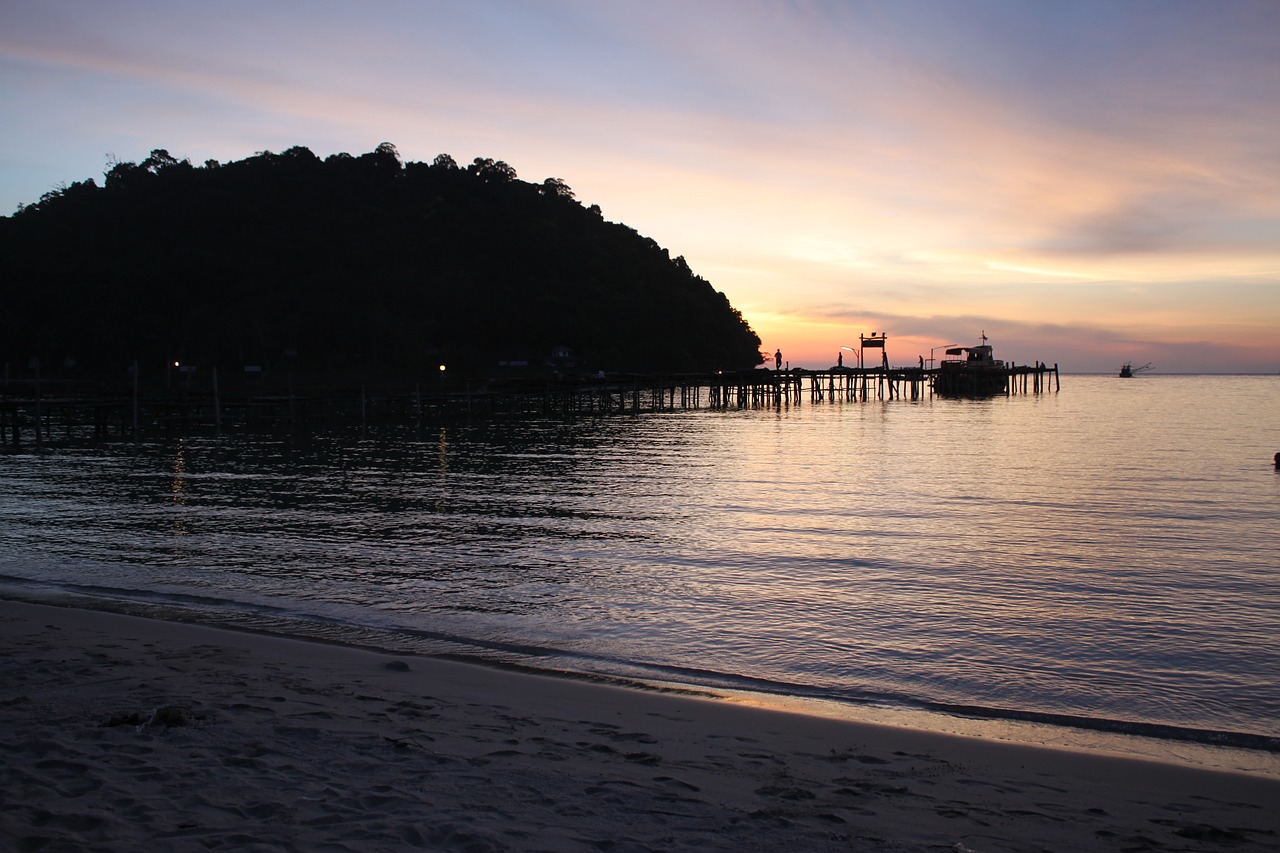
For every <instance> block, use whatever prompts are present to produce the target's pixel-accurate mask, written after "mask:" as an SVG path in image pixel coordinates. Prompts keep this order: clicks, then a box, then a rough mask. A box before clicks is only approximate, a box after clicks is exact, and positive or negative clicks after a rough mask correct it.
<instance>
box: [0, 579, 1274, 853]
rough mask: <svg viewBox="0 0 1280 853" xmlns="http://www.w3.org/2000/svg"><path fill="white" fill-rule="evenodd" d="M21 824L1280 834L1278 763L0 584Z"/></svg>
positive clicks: (343, 839)
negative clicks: (246, 624) (1135, 756)
mask: <svg viewBox="0 0 1280 853" xmlns="http://www.w3.org/2000/svg"><path fill="white" fill-rule="evenodd" d="M0 638H2V639H0V649H2V650H3V656H2V657H0V732H3V735H2V736H0V744H2V749H3V755H2V760H0V846H3V847H4V848H5V849H9V850H112V851H116V850H138V849H143V848H146V847H154V848H155V849H162V850H204V849H228V850H268V849H269V850H300V851H301V850H305V851H327V850H334V851H338V850H362V851H363V850H401V849H429V850H460V851H464V850H465V851H490V850H547V851H573V850H584V851H585V850H609V851H632V850H694V849H701V850H706V849H712V850H865V851H904V850H910V851H978V853H989V851H1037V850H1044V851H1049V850H1052V851H1068V850H1117V851H1120V850H1125V851H1137V850H1275V849H1280V817H1278V816H1277V810H1276V809H1275V808H1274V805H1275V803H1277V802H1280V782H1276V781H1273V780H1268V779H1263V778H1255V777H1249V776H1244V775H1236V774H1227V773H1217V772H1211V771H1205V770H1197V769H1193V768H1187V767H1181V766H1176V765H1165V764H1160V763H1154V762H1142V761H1136V760H1130V759H1119V758H1114V759H1113V758H1109V757H1102V756H1097V755H1086V754H1081V753H1071V752H1065V751H1056V750H1046V749H1035V748H1030V747H1021V746H1012V745H1007V744H1001V743H992V742H985V741H979V740H975V739H970V738H961V737H952V736H946V735H939V734H935V733H929V732H919V731H913V730H909V729H898V728H890V727H880V726H874V725H867V724H860V723H850V722H845V721H838V720H829V719H823V718H815V717H809V716H804V715H800V714H790V713H783V712H778V711H771V710H762V709H759V708H753V707H747V706H744V705H741V704H736V703H731V702H726V701H715V700H707V699H698V698H692V697H686V696H680V695H668V694H662V693H656V692H651V691H642V690H634V689H627V688H622V687H615V686H609V685H602V684H595V683H588V682H584V681H580V680H575V679H567V678H555V677H547V676H539V675H529V674H524V673H516V672H509V671H504V670H498V669H493V668H489V667H481V666H475V665H469V664H463V663H456V662H452V661H445V660H436V659H428V658H419V657H405V656H394V655H388V654H381V653H376V652H371V651H365V650H360V649H352V648H347V647H337V646H331V645H324V644H318V643H307V642H301V641H295V640H288V639H281V638H276V637H268V636H261V635H256V634H248V633H241V632H236V631H226V630H219V629H213V628H207V627H201V626H194V625H185V624H177V623H169V622H160V621H155V620H148V619H141V618H137V617H132V616H123V615H117V614H109V613H102V612H96V611H84V610H75V609H69V608H60V607H48V606H43V605H34V604H26V603H19V602H12V601H0Z"/></svg>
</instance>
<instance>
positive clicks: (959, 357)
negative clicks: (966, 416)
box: [933, 332, 1009, 397]
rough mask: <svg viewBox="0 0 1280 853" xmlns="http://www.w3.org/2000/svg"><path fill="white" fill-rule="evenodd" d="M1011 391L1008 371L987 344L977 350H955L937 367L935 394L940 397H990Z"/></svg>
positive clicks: (934, 379)
mask: <svg viewBox="0 0 1280 853" xmlns="http://www.w3.org/2000/svg"><path fill="white" fill-rule="evenodd" d="M1008 390H1009V368H1008V367H1007V366H1006V365H1005V363H1004V362H1003V361H1001V360H999V359H997V358H996V357H995V354H994V352H993V350H992V348H991V345H990V344H988V343H987V334H986V332H983V333H982V343H981V344H979V345H978V346H974V347H953V348H951V349H949V350H947V351H946V357H944V358H943V359H942V362H941V363H940V364H939V365H938V372H937V373H935V374H934V377H933V393H935V394H937V395H938V396H940V397H991V396H994V395H996V394H1005V393H1007V392H1008Z"/></svg>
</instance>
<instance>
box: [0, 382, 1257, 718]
mask: <svg viewBox="0 0 1280 853" xmlns="http://www.w3.org/2000/svg"><path fill="white" fill-rule="evenodd" d="M1278 396H1280V387H1278V385H1277V383H1276V381H1275V380H1274V379H1272V378H1269V377H1214V378H1207V377H1158V378H1157V377H1146V378H1143V379H1141V380H1133V381H1129V382H1125V381H1121V380H1116V379H1112V378H1110V377H1105V378H1104V377H1071V378H1069V379H1068V381H1067V382H1066V383H1065V387H1064V390H1063V391H1062V392H1061V393H1059V394H1056V395H1044V396H1041V397H1015V398H1009V399H1006V398H998V399H995V400H988V401H944V400H926V401H920V402H906V401H893V402H888V403H878V402H868V403H839V404H832V403H826V404H817V405H809V404H805V405H802V406H799V407H793V408H788V409H784V410H781V411H770V410H766V411H731V412H706V411H703V412H693V413H673V414H664V415H657V416H644V417H614V418H610V419H606V420H600V421H580V422H576V423H487V424H478V425H474V426H470V427H468V426H459V427H454V426H451V427H447V428H445V429H435V430H426V431H423V432H422V433H420V434H417V433H413V432H411V431H409V432H404V433H386V434H380V435H373V436H371V437H361V436H360V435H358V434H356V433H350V434H341V433H334V434H323V435H313V436H309V437H308V436H293V437H291V436H276V437H271V436H261V435H253V436H247V435H235V434H228V435H223V436H220V437H213V436H207V437H189V438H186V439H181V440H179V439H174V440H172V441H169V442H157V443H147V444H141V445H132V444H111V445H92V446H85V447H68V448H64V449H62V450H59V451H57V452H55V453H54V454H52V455H46V456H33V455H24V454H9V455H7V456H4V457H0V470H3V472H4V482H5V485H6V487H7V497H0V574H5V575H9V576H13V577H17V578H27V579H37V580H45V581H51V582H62V583H72V584H80V585H96V586H99V587H107V588H111V589H115V590H120V591H122V592H119V593H117V594H118V595H122V596H126V597H127V596H128V595H129V593H128V592H127V591H130V590H132V591H142V590H150V591H153V592H156V591H158V592H166V593H183V594H193V595H199V596H202V597H203V598H202V601H201V602H200V604H201V606H203V607H205V608H213V609H219V608H220V609H221V610H223V611H224V612H225V613H232V614H236V613H238V614H239V615H238V616H233V618H240V619H249V618H251V613H252V611H249V610H246V609H244V608H248V607H249V606H263V605H269V606H271V607H274V608H279V610H278V611H272V612H273V613H275V614H277V615H293V616H306V617H310V618H324V619H331V620H339V624H341V625H346V626H348V628H349V629H350V630H353V631H354V630H365V629H369V630H383V631H391V632H392V633H393V634H394V633H395V632H402V633H403V632H409V633H408V634H405V636H411V637H414V638H416V640H415V642H419V641H420V642H426V643H427V644H428V646H429V645H430V642H429V639H430V638H431V637H436V638H437V639H439V638H440V637H442V636H443V637H447V638H452V640H451V642H452V641H456V642H454V643H453V645H451V646H449V648H450V650H456V648H455V646H459V647H462V648H464V649H465V648H469V647H471V646H474V647H475V648H480V649H488V650H489V652H493V651H494V650H499V651H500V652H501V653H502V655H505V656H507V657H508V658H513V657H514V658H519V657H521V655H522V654H523V655H524V657H526V658H527V657H536V658H538V659H539V660H540V661H541V662H542V663H543V664H544V665H549V666H558V667H564V668H571V669H579V670H592V671H598V672H606V673H615V674H624V675H650V676H652V677H661V678H670V679H674V680H683V681H686V682H689V681H692V682H698V683H707V684H716V685H718V686H727V687H735V686H739V687H740V686H749V685H753V684H754V685H757V686H760V685H764V688H765V689H778V690H781V691H784V692H792V693H795V692H800V693H804V694H806V695H811V696H815V697H819V698H821V697H828V698H842V697H843V698H846V699H857V700H874V701H876V702H879V703H881V704H887V705H888V706H890V707H894V706H902V705H911V704H913V703H922V702H924V703H942V704H952V705H962V706H980V707H981V708H985V709H989V710H995V711H999V710H1026V711H1033V712H1039V713H1044V714H1064V715H1077V716H1084V717H1090V718H1095V719H1099V720H1110V721H1135V722H1143V723H1159V724H1168V725H1173V726H1182V727H1189V728H1194V729H1211V730H1221V731H1228V732H1240V733H1248V734H1254V735H1269V736H1276V735H1280V726H1277V720H1278V719H1280V688H1278V687H1277V673H1280V652H1277V651H1276V648H1277V644H1276V642H1275V640H1276V637H1277V634H1278V633H1280V632H1278V631H1277V627H1278V623H1277V616H1276V614H1277V613H1278V612H1280V608H1277V605H1278V604H1280V593H1278V592H1277V589H1278V587H1277V583H1276V581H1277V566H1276V562H1277V561H1276V559H1275V557H1276V549H1275V547H1274V545H1273V539H1272V537H1273V535H1274V522H1275V518H1276V515H1277V512H1276V511H1277V508H1280V476H1278V475H1277V474H1276V472H1274V471H1273V470H1271V468H1270V464H1269V460H1270V458H1271V455H1272V454H1273V453H1274V452H1275V448H1277V447H1280V404H1278V402H1277V399H1278ZM1242 412H1247V413H1249V414H1250V417H1249V418H1247V419H1246V418H1241V417H1240V413H1242ZM187 605H188V606H195V605H194V604H193V603H192V602H191V601H188V602H187ZM237 608H242V609H241V610H237ZM469 644H470V645H469ZM521 650H523V652H522V651H521ZM769 685H773V687H769Z"/></svg>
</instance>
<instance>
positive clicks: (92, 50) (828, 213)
mask: <svg viewBox="0 0 1280 853" xmlns="http://www.w3.org/2000/svg"><path fill="white" fill-rule="evenodd" d="M1277 80H1280V4H1276V3H1274V2H1270V0H1258V2H1252V0H1224V2H1218V3H1212V4H1210V3H1201V2H1184V0H1132V2H1126V3H1121V4H1117V3H1112V2H1089V1H1088V0H1085V2H1077V3H1071V4H1048V3H1014V2H1003V0H957V1H956V2H942V0H895V1H894V2H889V0H885V1H884V2H849V3H828V2H812V3H783V2H765V0H755V1H754V2H745V3H740V2H727V0H725V2H715V1H714V0H713V2H702V3H677V2H646V3H643V4H642V3H632V2H620V3H599V2H588V0H558V1H557V0H553V2H544V3H537V4H527V3H521V2H514V0H512V2H499V0H472V1H471V2H466V3H462V2H441V3H428V4H424V3H416V2H388V3H382V4H378V5H376V6H367V5H364V4H356V3H349V4H344V3H337V4H324V5H316V4H309V3H287V2H268V3H249V2H225V3H218V4H190V3H185V2H183V3H173V4H162V5H156V4H150V3H142V2H133V0H128V1H127V2H118V3H112V4H98V3H80V2H67V1H66V0H53V2H15V3H6V4H4V6H3V7H2V8H0V104H2V105H3V111H4V114H5V115H6V116H7V117H8V118H9V120H8V121H5V122H4V123H3V127H0V207H2V208H3V211H2V212H3V213H5V214H7V213H9V212H12V211H13V210H14V209H15V208H16V207H17V206H18V205H20V204H31V203H35V202H37V201H39V199H40V197H41V195H43V194H44V193H46V192H48V191H50V190H52V189H55V188H57V187H58V186H61V185H64V184H69V183H71V182H73V181H79V180H85V179H87V178H94V179H95V180H97V182H98V183H99V184H101V183H102V174H103V172H104V171H105V169H106V168H107V163H108V159H109V158H117V159H119V160H127V161H135V162H136V161H140V160H142V159H144V158H145V157H146V156H147V154H148V152H149V151H150V150H151V149H153V148H164V149H166V150H168V151H169V152H170V153H171V154H173V155H174V156H175V157H178V158H187V159H189V160H191V161H192V162H193V163H195V164H202V163H204V162H205V161H206V160H208V159H216V160H220V161H224V162H225V161H227V160H237V159H242V158H244V157H248V156H251V155H252V154H253V153H254V152H255V151H261V150H271V151H281V150H284V149H286V148H289V147H291V146H295V145H302V146H306V147H308V148H310V149H311V150H313V151H314V152H315V153H316V154H318V155H319V156H321V157H324V156H327V155H329V154H332V153H336V152H343V151H345V152H350V153H353V154H359V153H363V152H366V151H371V150H373V148H374V147H375V146H377V145H378V144H379V143H380V142H383V141H389V142H392V143H394V144H395V145H396V147H397V148H398V150H399V152H400V154H401V156H402V157H403V158H404V159H406V160H421V161H430V160H431V159H432V158H434V157H435V156H436V155H437V154H439V153H442V152H444V153H448V154H450V155H452V156H453V157H454V158H455V159H457V160H458V161H459V162H461V163H465V162H470V161H471V160H472V159H473V158H475V157H492V158H495V159H501V160H504V161H506V162H508V163H510V164H511V165H512V166H513V167H515V169H516V171H517V172H518V175H519V177H520V178H521V179H522V180H527V181H537V182H540V181H542V180H543V179H544V178H547V177H557V178H561V179H563V180H564V181H565V182H567V183H568V184H569V185H570V186H571V187H572V189H573V191H574V193H575V194H576V197H577V199H578V200H579V201H580V202H581V203H583V204H584V205H590V204H598V205H599V206H600V207H601V208H602V210H603V212H604V216H605V218H607V219H609V220H612V221H617V222H623V223H625V224H627V225H629V226H631V227H633V228H635V229H636V230H637V231H639V232H640V233H641V234H643V235H645V236H648V237H652V238H653V239H654V240H656V241H657V242H658V243H659V244H660V245H662V246H663V247H665V248H667V249H668V250H669V251H670V252H671V254H672V255H673V256H675V255H683V256H684V257H685V258H686V259H687V260H688V262H689V265H690V266H691V267H692V268H693V270H694V271H695V272H697V273H698V274H699V275H701V276H703V277H704V278H706V279H708V280H709V281H710V282H711V283H712V284H713V285H714V286H715V287H716V289H718V290H721V291H723V292H724V293H725V294H726V295H727V296H728V298H729V300H730V301H731V302H732V303H733V305H734V306H735V307H737V308H739V309H740V310H741V311H742V312H743V314H744V315H745V317H746V318H747V320H748V321H749V322H750V323H751V325H752V327H753V328H754V329H755V330H756V331H757V332H758V333H759V335H760V337H761V339H762V348H763V349H764V350H766V351H767V352H769V353H772V352H773V351H774V350H775V349H781V350H782V351H783V352H784V354H785V357H786V359H787V360H788V361H789V362H790V364H791V365H792V366H804V367H825V366H828V365H831V364H833V363H834V362H835V359H836V356H837V353H838V352H839V351H840V347H841V345H847V344H851V343H856V341H857V338H858V335H859V334H863V333H870V332H871V331H873V330H875V331H881V330H883V331H887V332H888V334H889V346H888V354H889V359H890V361H891V363H893V364H895V365H897V364H915V363H916V361H917V359H918V358H920V357H923V358H926V359H927V358H928V357H929V350H930V348H933V347H938V346H940V345H943V344H949V343H954V342H959V343H962V344H965V345H970V344H973V343H975V342H977V339H978V337H979V335H981V334H982V333H983V332H984V331H985V332H986V334H987V335H989V336H990V337H991V339H992V341H991V342H992V343H993V344H994V345H995V346H996V351H997V356H998V357H1001V358H1006V359H1011V360H1015V361H1017V362H1019V363H1027V362H1031V361H1035V360H1043V361H1048V362H1049V363H1058V364H1060V365H1061V367H1062V370H1063V371H1064V372H1073V371H1074V372H1092V371H1099V372H1108V371H1111V370H1113V369H1115V368H1117V367H1118V366H1119V365H1120V364H1121V363H1122V362H1124V361H1127V360H1135V361H1140V362H1148V361H1150V362H1154V363H1155V364H1156V366H1157V368H1158V369H1159V370H1160V371H1161V372H1202V371H1203V372H1237V371H1239V372H1263V373H1275V372H1277V371H1280V141H1278V140H1280V86H1277V85H1276V81H1277ZM19 118H20V119H21V120H18V119H19Z"/></svg>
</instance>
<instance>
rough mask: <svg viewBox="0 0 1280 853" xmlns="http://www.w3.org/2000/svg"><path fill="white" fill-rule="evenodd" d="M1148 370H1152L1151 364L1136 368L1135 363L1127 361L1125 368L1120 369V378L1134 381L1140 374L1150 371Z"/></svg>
mask: <svg viewBox="0 0 1280 853" xmlns="http://www.w3.org/2000/svg"><path fill="white" fill-rule="evenodd" d="M1148 370H1151V363H1150V362H1147V363H1146V364H1144V365H1142V367H1134V366H1133V362H1130V361H1126V362H1125V363H1124V367H1121V368H1120V378H1121V379H1132V378H1133V377H1135V376H1137V375H1138V374H1139V373H1144V372H1145V371H1148Z"/></svg>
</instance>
